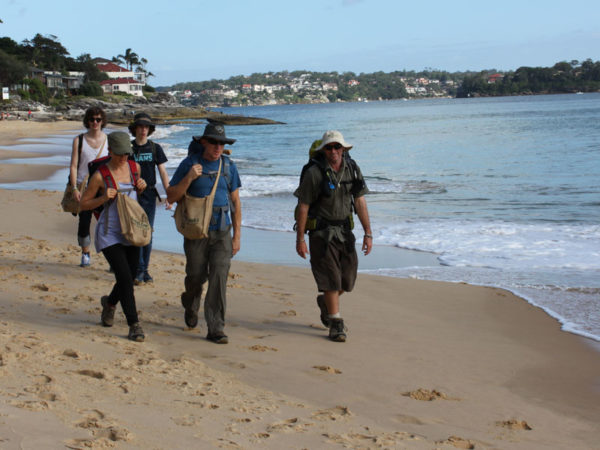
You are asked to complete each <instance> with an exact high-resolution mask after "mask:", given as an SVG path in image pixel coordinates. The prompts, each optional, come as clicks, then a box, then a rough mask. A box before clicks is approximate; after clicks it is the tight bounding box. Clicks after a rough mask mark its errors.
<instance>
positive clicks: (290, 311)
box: [279, 309, 298, 316]
mask: <svg viewBox="0 0 600 450" xmlns="http://www.w3.org/2000/svg"><path fill="white" fill-rule="evenodd" d="M279 315H280V316H297V315H298V313H296V311H294V310H293V309H290V310H289V311H281V312H280V313H279Z"/></svg>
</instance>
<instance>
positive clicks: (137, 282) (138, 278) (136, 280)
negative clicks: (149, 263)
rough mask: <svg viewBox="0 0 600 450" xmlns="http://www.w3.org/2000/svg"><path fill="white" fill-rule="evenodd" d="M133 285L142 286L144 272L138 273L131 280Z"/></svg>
mask: <svg viewBox="0 0 600 450" xmlns="http://www.w3.org/2000/svg"><path fill="white" fill-rule="evenodd" d="M133 284H135V285H136V286H139V285H140V284H144V272H139V273H138V274H137V275H136V277H135V278H134V279H133Z"/></svg>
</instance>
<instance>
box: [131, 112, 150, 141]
mask: <svg viewBox="0 0 600 450" xmlns="http://www.w3.org/2000/svg"><path fill="white" fill-rule="evenodd" d="M138 125H148V127H149V130H148V136H150V135H151V134H152V133H154V130H155V129H156V127H155V126H154V124H153V123H152V118H151V117H150V116H149V115H148V114H146V113H145V112H141V113H137V114H136V115H135V116H133V122H131V123H130V124H129V132H130V133H131V135H132V136H135V127H137V126H138Z"/></svg>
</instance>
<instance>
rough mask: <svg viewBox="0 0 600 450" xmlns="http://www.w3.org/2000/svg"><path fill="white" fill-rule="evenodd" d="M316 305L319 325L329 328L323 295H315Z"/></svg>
mask: <svg viewBox="0 0 600 450" xmlns="http://www.w3.org/2000/svg"><path fill="white" fill-rule="evenodd" d="M317 305H319V309H320V310H321V323H322V324H323V325H325V326H326V327H327V328H329V313H328V312H327V305H326V304H325V296H324V295H317Z"/></svg>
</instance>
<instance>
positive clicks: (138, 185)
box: [135, 178, 148, 192]
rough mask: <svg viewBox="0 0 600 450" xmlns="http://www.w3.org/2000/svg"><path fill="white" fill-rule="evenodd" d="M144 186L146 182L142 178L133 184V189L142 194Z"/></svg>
mask: <svg viewBox="0 0 600 450" xmlns="http://www.w3.org/2000/svg"><path fill="white" fill-rule="evenodd" d="M146 186H148V185H147V184H146V181H145V180H144V179H143V178H138V180H137V181H136V182H135V188H136V189H137V190H138V191H139V192H142V191H143V190H144V189H146Z"/></svg>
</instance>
